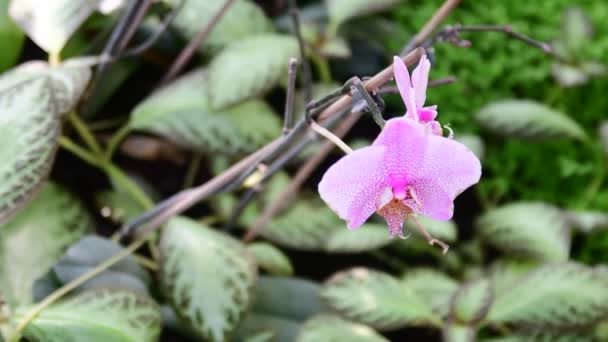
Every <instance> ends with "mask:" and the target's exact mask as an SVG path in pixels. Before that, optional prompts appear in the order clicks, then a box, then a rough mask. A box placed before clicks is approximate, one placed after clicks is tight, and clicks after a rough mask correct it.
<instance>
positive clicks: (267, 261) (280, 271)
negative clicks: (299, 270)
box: [247, 242, 293, 276]
mask: <svg viewBox="0 0 608 342" xmlns="http://www.w3.org/2000/svg"><path fill="white" fill-rule="evenodd" d="M247 249H248V250H249V252H250V253H251V254H252V255H253V256H254V258H255V261H256V263H257V264H258V266H259V267H261V268H262V269H264V270H266V271H268V273H270V274H274V275H283V276H290V275H293V266H292V265H291V261H289V258H288V257H287V256H286V255H285V254H283V252H282V251H281V250H280V249H278V248H276V247H275V246H273V245H271V244H269V243H265V242H256V243H252V244H250V245H249V246H247Z"/></svg>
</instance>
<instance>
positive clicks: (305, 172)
mask: <svg viewBox="0 0 608 342" xmlns="http://www.w3.org/2000/svg"><path fill="white" fill-rule="evenodd" d="M362 115H363V114H362V113H360V112H355V113H352V114H351V115H350V116H348V117H347V118H346V119H345V120H344V121H343V122H342V123H341V124H340V125H339V126H338V127H337V128H336V130H335V132H334V134H335V135H336V136H338V137H340V138H342V137H344V135H346V133H347V132H348V131H350V129H351V128H352V127H353V126H354V125H355V123H357V121H358V120H359V118H361V116H362ZM334 148H335V145H334V143H333V142H331V141H327V142H325V144H323V146H322V147H321V149H320V150H319V151H318V152H317V153H316V154H315V155H314V156H312V157H311V158H310V159H309V160H308V161H306V163H305V164H304V165H302V167H301V168H300V169H299V170H298V172H297V173H296V174H295V176H294V177H293V179H292V180H291V182H290V183H289V185H288V186H287V188H286V189H285V190H284V191H283V192H282V193H281V194H280V195H279V196H278V197H277V199H276V200H275V201H274V202H272V203H271V204H270V205H269V206H268V207H266V209H264V211H263V212H262V214H261V215H260V216H259V217H258V219H257V220H256V221H255V222H254V223H253V225H252V226H251V228H250V229H249V231H248V232H247V234H245V236H244V237H243V241H245V242H249V241H251V240H253V239H254V238H255V237H256V236H257V235H258V234H259V233H260V232H261V231H262V229H264V227H265V226H266V224H268V222H270V220H271V219H272V218H273V217H274V216H276V215H277V214H278V213H279V212H280V211H282V210H283V209H284V208H286V207H287V206H288V205H289V203H291V201H292V199H293V198H294V197H295V196H296V194H297V193H298V191H299V190H300V187H301V186H302V184H304V182H305V181H306V180H307V179H308V177H309V176H310V175H311V174H312V173H313V172H314V171H315V170H316V169H317V167H318V166H319V164H321V162H323V160H325V158H326V157H327V155H328V154H329V153H330V152H331V151H332V150H333V149H334Z"/></svg>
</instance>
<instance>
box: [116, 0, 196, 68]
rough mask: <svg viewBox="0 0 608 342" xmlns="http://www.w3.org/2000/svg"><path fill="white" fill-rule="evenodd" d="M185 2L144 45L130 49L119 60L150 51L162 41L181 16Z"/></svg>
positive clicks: (183, 1) (164, 20)
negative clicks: (161, 38)
mask: <svg viewBox="0 0 608 342" xmlns="http://www.w3.org/2000/svg"><path fill="white" fill-rule="evenodd" d="M185 2H186V0H181V1H180V3H179V5H178V6H177V7H175V8H174V9H173V10H172V11H171V12H170V13H169V14H168V15H167V16H166V17H165V18H164V19H163V22H162V23H161V24H160V26H159V27H158V28H157V29H156V32H154V33H153V34H152V35H151V36H150V37H148V39H146V40H145V41H144V42H143V43H141V44H139V45H138V46H135V47H132V48H130V49H128V50H127V51H125V52H123V53H122V54H121V55H120V56H119V57H118V58H124V57H134V56H137V55H139V54H141V53H143V52H144V51H146V50H148V49H149V48H151V47H152V46H153V45H154V44H156V42H157V41H158V40H159V39H160V37H162V35H163V33H165V32H166V31H167V28H169V25H171V23H172V22H173V20H175V17H177V15H178V14H179V11H181V9H182V7H184V3H185Z"/></svg>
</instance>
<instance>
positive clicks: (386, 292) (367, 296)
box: [321, 268, 439, 330]
mask: <svg viewBox="0 0 608 342" xmlns="http://www.w3.org/2000/svg"><path fill="white" fill-rule="evenodd" d="M321 296H322V297H323V298H324V299H325V300H326V301H327V302H328V304H329V305H330V306H331V308H332V309H333V310H335V311H337V312H339V313H340V314H341V315H342V316H344V317H345V318H347V319H349V320H353V321H355V322H360V323H363V324H367V325H369V326H372V327H374V328H376V329H379V330H391V329H398V328H402V327H405V326H410V325H438V324H439V318H438V317H437V316H436V315H435V314H433V312H432V311H431V306H430V304H429V303H425V302H424V300H423V298H422V297H421V296H419V295H418V294H417V293H415V292H414V291H413V290H412V289H410V288H408V287H406V286H405V285H404V284H401V283H400V282H399V280H398V279H396V278H394V277H392V276H390V275H388V274H386V273H383V272H380V271H375V270H371V269H366V268H353V269H350V270H347V271H343V272H340V273H337V274H335V275H334V276H332V277H331V278H330V279H329V281H328V282H327V283H326V284H325V286H324V288H323V291H322V292H321Z"/></svg>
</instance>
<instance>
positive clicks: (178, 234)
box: [160, 217, 256, 341]
mask: <svg viewBox="0 0 608 342" xmlns="http://www.w3.org/2000/svg"><path fill="white" fill-rule="evenodd" d="M160 250H161V253H162V255H163V258H162V263H161V276H160V278H161V283H162V285H163V287H164V289H165V294H166V295H167V297H168V298H169V299H170V300H171V302H172V305H173V306H174V308H175V310H176V312H177V314H178V315H179V316H180V317H181V318H182V319H184V320H186V321H187V322H188V323H189V325H190V326H191V327H192V328H193V329H194V330H195V331H196V332H197V333H198V334H200V336H202V337H203V338H205V339H206V340H209V341H223V340H225V339H226V337H227V336H228V335H229V334H230V333H231V332H232V331H233V330H234V328H235V327H236V326H237V324H238V323H239V322H240V321H241V319H242V318H243V314H244V313H245V311H246V309H247V308H248V306H249V304H250V302H251V298H252V291H253V285H254V282H255V280H256V269H255V264H254V263H253V260H252V259H253V257H252V256H251V255H250V254H249V252H247V249H246V248H245V246H243V245H242V244H241V243H240V242H238V241H236V240H234V239H233V238H231V237H229V236H228V235H225V234H222V233H219V232H216V231H214V230H212V229H210V228H208V227H206V226H204V225H202V224H199V223H197V222H195V221H192V220H190V219H187V218H185V217H177V218H174V219H172V220H171V221H169V223H168V224H167V226H166V227H165V229H164V231H163V234H162V237H161V242H160Z"/></svg>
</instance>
